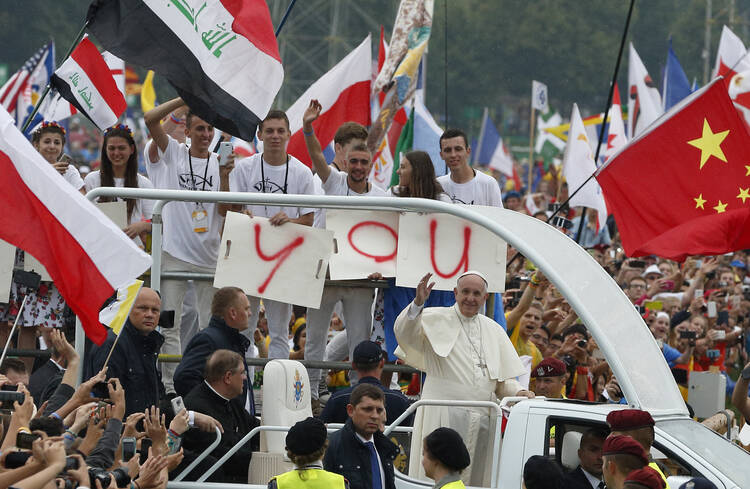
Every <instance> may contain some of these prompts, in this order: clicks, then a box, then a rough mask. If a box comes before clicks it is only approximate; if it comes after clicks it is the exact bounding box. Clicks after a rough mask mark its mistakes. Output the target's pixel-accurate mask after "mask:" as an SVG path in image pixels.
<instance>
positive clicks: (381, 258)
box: [347, 221, 398, 263]
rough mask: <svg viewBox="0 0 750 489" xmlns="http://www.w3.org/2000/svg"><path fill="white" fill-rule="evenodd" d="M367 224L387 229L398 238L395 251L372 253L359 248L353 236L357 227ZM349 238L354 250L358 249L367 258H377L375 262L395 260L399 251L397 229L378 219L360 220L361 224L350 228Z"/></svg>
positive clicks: (394, 237)
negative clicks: (384, 253) (385, 253)
mask: <svg viewBox="0 0 750 489" xmlns="http://www.w3.org/2000/svg"><path fill="white" fill-rule="evenodd" d="M365 226H374V227H380V228H383V229H385V230H386V231H388V232H389V233H391V236H393V239H395V240H396V246H395V248H394V249H393V253H391V254H390V255H371V254H369V253H365V252H364V251H362V250H360V249H359V248H357V247H356V246H355V244H354V240H353V239H352V236H354V232H355V231H356V230H357V229H359V228H362V227H365ZM347 238H348V239H349V246H351V247H352V249H353V250H354V251H356V252H357V253H359V254H360V255H362V256H366V257H367V258H372V259H373V260H375V263H382V262H384V261H389V260H394V259H395V258H396V253H397V252H398V234H396V231H394V230H393V229H391V227H390V226H387V225H385V224H383V223H382V222H377V221H363V222H360V223H359V224H356V225H354V226H352V228H351V229H350V230H349V234H348V235H347Z"/></svg>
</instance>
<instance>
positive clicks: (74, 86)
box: [50, 36, 128, 130]
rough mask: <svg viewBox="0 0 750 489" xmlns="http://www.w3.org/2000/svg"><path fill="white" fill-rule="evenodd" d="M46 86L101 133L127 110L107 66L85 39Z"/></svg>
mask: <svg viewBox="0 0 750 489" xmlns="http://www.w3.org/2000/svg"><path fill="white" fill-rule="evenodd" d="M50 85H52V87H54V88H55V89H56V90H57V92H58V93H59V94H60V96H61V97H62V98H64V99H65V100H67V101H68V102H70V103H71V104H72V105H73V107H75V108H76V110H78V112H80V113H81V114H83V115H85V116H86V117H88V119H89V120H90V121H91V122H93V123H94V124H96V125H97V126H98V127H99V129H102V130H104V129H106V128H108V127H111V126H114V125H115V124H116V123H117V119H118V118H119V117H120V116H121V115H122V113H123V112H125V109H126V108H127V106H128V104H127V103H126V102H125V97H124V96H123V94H122V92H120V89H119V88H117V83H115V79H114V78H113V77H112V73H111V72H110V69H109V66H107V63H106V62H105V61H104V58H102V55H101V53H100V52H99V50H98V49H97V48H96V46H94V43H93V42H91V40H90V39H89V38H88V36H84V38H83V39H81V42H80V43H79V44H78V46H76V48H75V49H74V50H73V52H72V53H70V57H69V58H68V59H66V60H65V62H64V63H63V64H62V65H61V66H60V67H59V68H58V69H57V70H55V73H54V74H53V75H52V77H51V78H50Z"/></svg>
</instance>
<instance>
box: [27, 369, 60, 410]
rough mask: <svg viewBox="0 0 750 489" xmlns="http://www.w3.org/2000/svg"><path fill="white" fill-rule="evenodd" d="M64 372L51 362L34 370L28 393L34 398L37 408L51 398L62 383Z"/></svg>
mask: <svg viewBox="0 0 750 489" xmlns="http://www.w3.org/2000/svg"><path fill="white" fill-rule="evenodd" d="M64 373H65V370H60V368H58V366H57V365H55V363H54V362H53V361H52V360H47V362H46V363H45V364H44V365H42V366H41V367H39V368H38V369H36V371H35V372H34V373H33V374H31V377H30V378H29V393H31V395H32V397H33V398H34V404H35V405H36V407H37V408H38V407H39V406H41V405H42V403H43V402H44V401H46V400H47V399H49V398H50V397H52V393H53V392H55V389H57V386H58V385H60V382H61V381H62V378H63V374H64Z"/></svg>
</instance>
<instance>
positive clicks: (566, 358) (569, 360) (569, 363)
mask: <svg viewBox="0 0 750 489" xmlns="http://www.w3.org/2000/svg"><path fill="white" fill-rule="evenodd" d="M560 360H562V362H563V363H564V364H565V366H566V367H567V368H568V369H572V368H575V367H576V365H578V362H577V361H576V359H575V358H573V356H572V355H563V356H562V358H561V359H560Z"/></svg>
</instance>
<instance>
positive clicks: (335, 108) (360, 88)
mask: <svg viewBox="0 0 750 489" xmlns="http://www.w3.org/2000/svg"><path fill="white" fill-rule="evenodd" d="M370 45H371V40H370V36H369V35H368V36H367V37H366V38H365V40H364V41H362V43H361V44H360V45H359V46H357V48H356V49H354V50H353V51H352V52H351V53H349V54H347V55H346V57H345V58H344V59H342V60H341V61H340V62H339V63H338V64H337V65H336V66H334V67H333V68H331V70H330V71H329V72H328V73H326V74H325V75H323V76H322V77H320V78H319V79H318V81H316V82H315V83H313V84H312V85H311V86H310V88H308V89H307V90H306V91H305V93H303V94H302V96H301V97H300V98H299V99H297V101H296V102H294V104H292V106H291V107H289V109H288V110H287V111H286V115H287V117H289V126H290V130H291V132H292V137H291V138H290V139H289V145H288V146H287V153H289V154H290V155H292V156H294V157H296V158H297V159H299V160H300V161H302V162H303V163H304V164H306V165H307V166H311V165H312V161H311V160H310V155H309V154H308V153H307V147H306V146H305V137H304V135H303V134H302V115H303V114H304V113H305V110H306V109H307V107H308V106H309V105H310V100H313V99H317V100H318V101H319V102H320V104H321V105H322V106H323V110H322V112H321V114H320V117H318V119H317V120H316V121H315V122H313V128H314V129H315V135H316V136H317V137H318V141H320V145H321V147H323V148H325V147H326V146H328V145H329V144H331V141H333V136H334V134H336V130H337V129H338V128H339V126H340V125H341V124H343V123H344V122H349V121H353V122H359V123H360V124H362V125H363V126H369V125H370V85H371V77H372V52H371V47H370Z"/></svg>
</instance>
